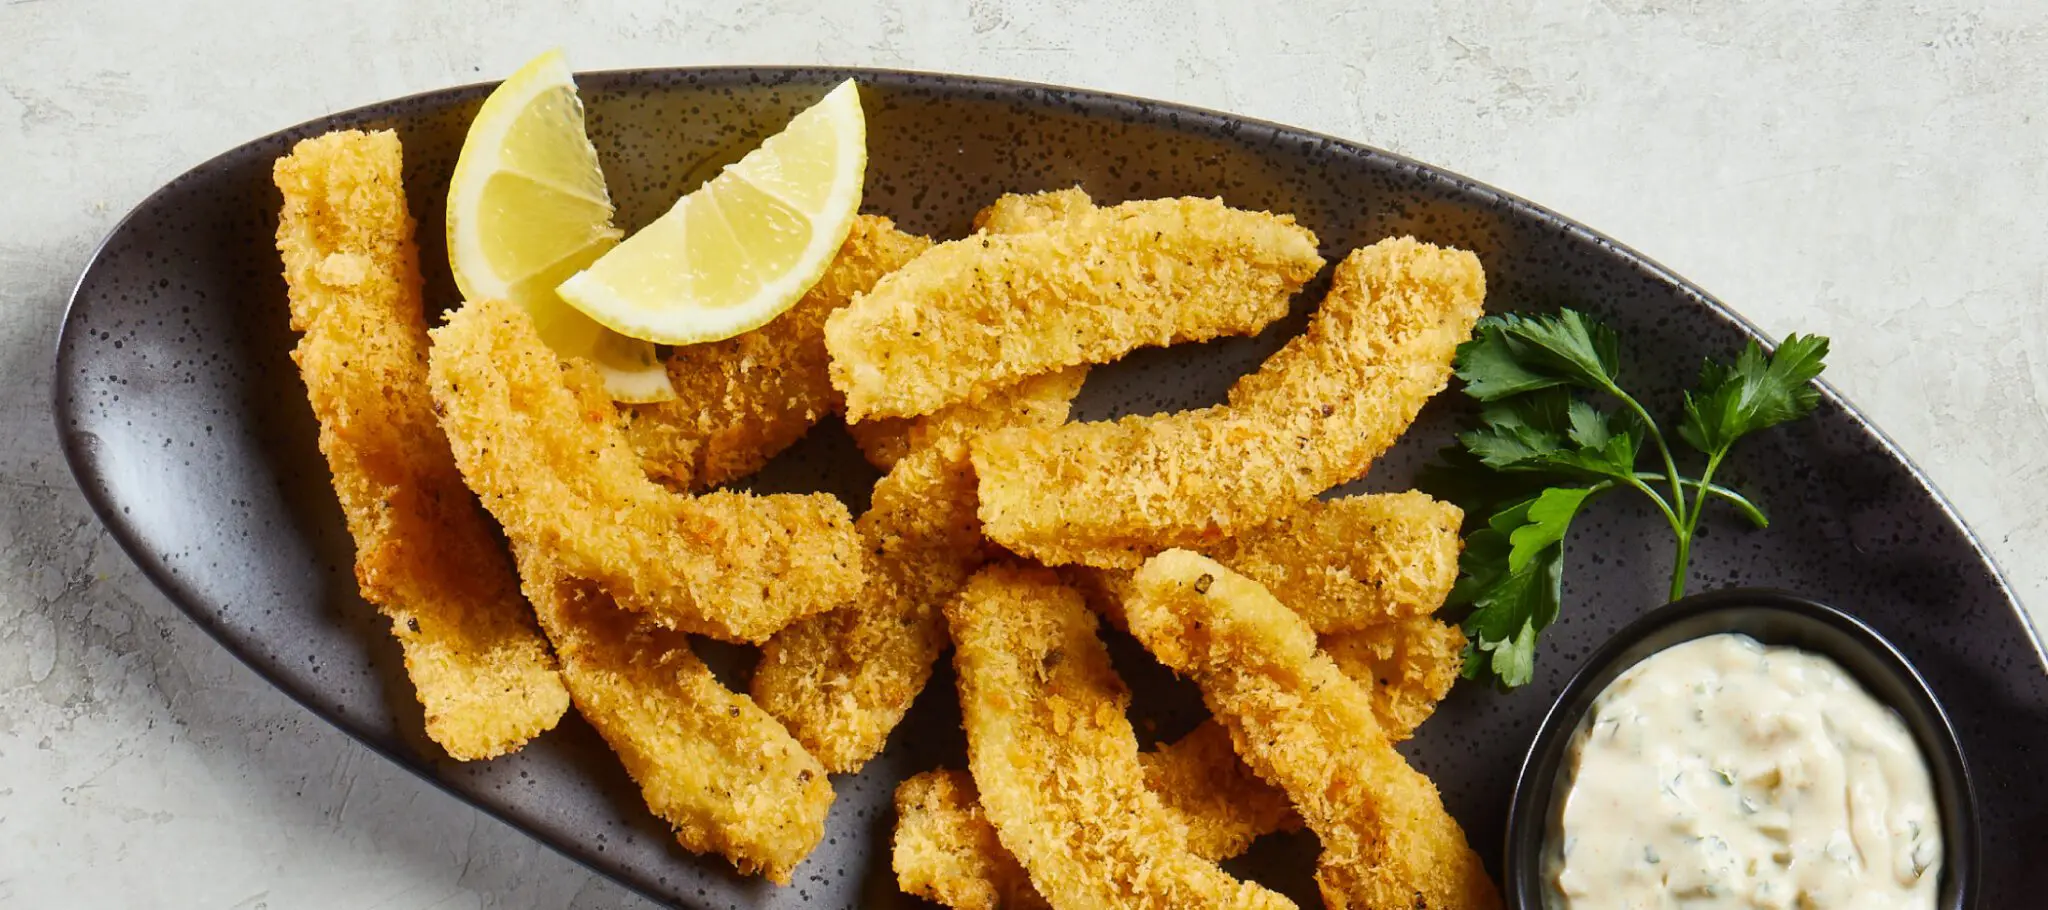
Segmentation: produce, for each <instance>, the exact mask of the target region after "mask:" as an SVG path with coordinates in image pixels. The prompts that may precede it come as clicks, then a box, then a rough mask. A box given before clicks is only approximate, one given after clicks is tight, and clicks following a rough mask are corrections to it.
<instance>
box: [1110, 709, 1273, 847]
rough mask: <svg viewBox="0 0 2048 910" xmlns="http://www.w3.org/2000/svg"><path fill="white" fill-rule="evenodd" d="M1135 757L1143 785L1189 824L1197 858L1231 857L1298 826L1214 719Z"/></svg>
mask: <svg viewBox="0 0 2048 910" xmlns="http://www.w3.org/2000/svg"><path fill="white" fill-rule="evenodd" d="M1139 759H1140V760H1141V761H1142V762H1144V764H1145V786H1146V787H1148V788H1150V789H1151V790H1152V792H1154V793H1157V794H1159V801H1160V803H1161V804H1163V805H1165V806H1166V811H1168V812H1170V813H1172V814H1173V815H1175V816H1177V817H1178V818H1179V819H1180V820H1181V823H1182V824H1184V825H1186V826H1187V829H1188V849H1189V850H1193V851H1194V852H1195V855H1197V856H1202V857H1206V858H1208V859H1214V860H1223V859H1229V858H1231V857H1233V856H1236V855H1238V854H1240V853H1243V852H1244V851H1245V848H1247V847H1250V846H1251V845H1252V841H1254V840H1256V839H1258V837H1259V836H1260V835H1262V834H1268V833H1271V832H1274V831H1286V830H1293V829H1295V828H1299V827H1301V818H1300V817H1299V816H1296V815H1295V814H1294V807H1293V806H1291V805H1289V804H1288V802H1287V794H1285V793H1282V792H1280V791H1279V790H1276V789H1274V788H1273V787H1272V786H1271V785H1269V784H1267V783H1266V782H1265V781H1262V780H1260V779H1259V778H1258V776H1257V775H1255V774H1253V773H1252V770H1251V769H1250V768H1248V767H1245V764H1244V762H1242V761H1240V760H1238V757H1237V752H1236V751H1234V750H1233V749H1232V748H1231V746H1230V731H1228V730H1225V729H1224V728H1223V725H1221V724H1218V723H1217V722H1215V721H1213V720H1210V721H1204V722H1203V723H1202V724H1201V725H1200V726H1197V727H1195V729H1193V730H1191V731H1189V732H1188V734H1187V735H1186V736H1183V737H1181V738H1180V739H1177V740H1175V741H1173V742H1170V743H1166V744H1163V745H1161V746H1160V747H1159V748H1157V749H1155V750H1153V751H1151V752H1145V753H1141V754H1140V755H1139Z"/></svg>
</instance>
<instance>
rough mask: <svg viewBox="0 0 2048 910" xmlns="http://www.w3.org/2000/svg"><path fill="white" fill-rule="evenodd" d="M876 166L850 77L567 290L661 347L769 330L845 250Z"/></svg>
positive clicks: (612, 323)
mask: <svg viewBox="0 0 2048 910" xmlns="http://www.w3.org/2000/svg"><path fill="white" fill-rule="evenodd" d="M867 164H868V152H867V120H866V118H865V117H864V116H863V115H862V113H861V108H860V93H859V92H858V91H856V90H855V88H854V84H853V81H852V80H850V79H849V80H847V81H846V82H843V83H840V85H839V87H838V88H835V89H833V90H832V91H831V92H830V93H828V94H827V95H826V96H825V97H824V98H823V99H822V100H820V101H819V102H818V103H817V104H815V105H812V106H811V107H810V108H809V109H807V110H805V111H803V112H802V113H800V114H797V115H796V117H795V118H794V119H792V120H791V121H790V122H789V125H788V126H787V127H784V128H783V130H782V132H780V133H777V134H775V135H773V136H770V137H768V139H767V141H765V142H763V143H761V147H760V148H757V149H755V150H753V151H752V152H749V153H747V155H746V157H744V158H741V159H740V160H739V161H736V162H734V163H733V164H732V165H730V166H728V167H726V168H725V170H723V171H721V172H720V173H719V175H718V176H716V177H713V178H712V179H711V180H710V182H708V183H706V184H704V185H703V186H701V187H698V188H697V189H696V190H694V191H692V192H691V193H690V194H689V195H687V196H684V197H683V198H682V199H681V200H679V201H678V202H676V204H675V207H674V208H672V209H670V210H669V211H668V213H667V214H665V215H662V216H661V217H660V218H658V219H655V221H654V223H652V224H649V225H648V226H646V227H645V228H642V229H640V231H639V232H637V233H635V234H634V235H633V236H632V237H629V238H627V239H626V242H624V243H621V244H619V246H618V248H617V249H614V250H612V251H611V252H609V253H606V254H604V256H603V257H602V258H600V259H598V260H597V261H596V262H595V263H593V264H592V265H591V266H590V267H589V268H587V269H584V270H583V271H581V272H578V273H576V274H575V275H574V276H572V277H570V278H569V279H568V280H567V281H564V282H562V284H561V285H560V286H559V287H558V288H557V290H558V291H559V292H560V293H561V295H562V298H563V299H564V300H567V301H569V303H571V304H573V305H574V306H575V307H576V308H577V309H579V310H582V311H583V312H584V313H586V314H588V315H589V316H590V317H591V318H592V319H595V320H597V321H598V322H600V323H603V324H604V325H605V326H607V327H609V328H611V329H613V330H614V331H617V332H618V333H620V334H622V335H626V336H628V337H632V338H642V339H646V340H648V341H653V342H658V343H661V344H695V343H698V342H704V341H718V340H720V339H724V338H731V337H733V336H734V335H738V334H741V333H742V332H747V331H750V330H753V329H756V328H759V327H760V326H761V325H763V324H765V323H766V322H768V320H770V319H774V318H775V317H776V316H778V315H781V314H782V313H783V311H785V310H788V309H789V308H790V307H792V306H794V305H795V304H796V302H797V301H798V300H799V299H801V298H802V297H803V295H804V292H806V291H809V290H810V289H811V286H812V285H814V284H816V283H817V282H818V278H819V277H820V276H822V275H823V274H824V273H825V267H826V266H828V265H830V264H831V263H832V257H833V256H834V255H836V254H837V253H838V252H839V246H840V244H843V243H845V242H846V234H847V232H848V231H849V230H851V229H852V227H853V219H854V215H855V214H856V213H857V212H859V210H860V195H861V182H862V180H863V179H864V178H865V177H866V174H867Z"/></svg>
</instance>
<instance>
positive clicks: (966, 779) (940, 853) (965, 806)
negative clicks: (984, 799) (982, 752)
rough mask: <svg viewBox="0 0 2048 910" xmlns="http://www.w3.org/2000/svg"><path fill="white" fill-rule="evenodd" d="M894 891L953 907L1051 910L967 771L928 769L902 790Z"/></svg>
mask: <svg viewBox="0 0 2048 910" xmlns="http://www.w3.org/2000/svg"><path fill="white" fill-rule="evenodd" d="M890 865H891V866H892V867H893V868H894V869H895V871H896V887H898V888H901V889H903V892H904V893H905V894H910V895H913V896H916V897H921V898H924V899H925V900H928V901H931V902H933V903H935V904H938V905H940V906H943V907H951V908H952V910H1050V908H1051V907H1052V905H1051V904H1048V903H1046V902H1045V898H1043V897H1040V896H1039V895H1038V890H1037V889H1036V888H1033V887H1031V878H1030V876H1028V875H1026V874H1025V873H1024V867H1023V866H1020V865H1017V858H1016V857H1015V856H1012V855H1010V851H1008V850H1005V849H1003V844H1002V841H1001V840H999V839H998V838H997V837H996V826H995V825H992V824H989V821H988V817H987V816H986V815H984V814H983V813H982V811H981V796H980V794H979V793H977V792H976V791H975V789H974V778H973V777H972V776H971V775H969V774H968V773H967V772H965V771H953V770H938V771H926V772H925V773H923V774H918V775H915V776H912V777H911V778H909V779H908V780H905V781H904V782H903V783H902V784H900V785H898V786H897V788H896V836H895V840H894V843H893V844H892V845H891V849H890Z"/></svg>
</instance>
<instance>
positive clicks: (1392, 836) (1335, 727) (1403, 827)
mask: <svg viewBox="0 0 2048 910" xmlns="http://www.w3.org/2000/svg"><path fill="white" fill-rule="evenodd" d="M1134 587H1135V590H1134V594H1133V596H1132V597H1131V599H1130V600H1129V601H1127V602H1126V603H1125V605H1124V607H1125V611H1126V613H1127V614H1128V616H1129V618H1130V623H1131V634H1132V635H1134V636H1136V637H1137V639H1138V641H1139V642H1141V643H1143V644H1144V645H1145V647H1146V648H1147V649H1148V650H1150V651H1151V652H1152V654H1153V656H1155V657H1157V658H1159V660H1160V661H1161V662H1162V663H1164V664H1166V665H1167V666H1168V667H1170V668H1172V669H1173V670H1174V671H1175V672H1177V673H1182V674H1185V675H1187V676H1189V677H1190V678H1192V679H1193V680H1194V681H1195V683H1196V685H1198V686H1200V687H1201V689H1202V697H1203V700H1204V701H1205V702H1207V703H1208V705H1209V709H1210V710H1211V711H1213V712H1215V714H1216V717H1217V719H1218V720H1220V721H1222V722H1223V724H1224V725H1225V726H1227V727H1228V728H1229V729H1230V733H1231V739H1232V741H1233V742H1234V743H1235V744H1236V747H1237V752H1238V754H1239V755H1241V756H1243V757H1244V759H1245V761H1246V762H1247V763H1248V764H1250V765H1251V766H1252V769H1253V770H1255V771H1257V772H1258V774H1259V776H1260V777H1262V778H1264V779H1266V780H1267V781H1269V782H1272V783H1275V784H1278V785H1279V786H1280V787H1281V789H1284V790H1286V791H1287V794H1288V796H1289V797H1290V798H1291V799H1292V800H1293V802H1294V807H1295V810H1296V811H1298V812H1300V813H1301V817H1302V819H1303V820H1304V821H1306V822H1307V823H1308V826H1309V828H1310V829H1311V830H1313V831H1314V832H1315V833H1316V837H1317V838H1318V839H1319V840H1320V841H1321V842H1322V846H1323V853H1322V856H1321V858H1320V859H1319V860H1318V862H1317V872H1316V881H1317V884H1318V885H1319V886H1320V887H1321V890H1322V894H1323V901H1324V902H1325V903H1326V904H1327V905H1329V906H1330V907H1333V908H1339V910H1341V908H1347V907H1358V908H1369V910H1413V908H1418V907H1427V908H1430V910H1490V908H1497V907H1499V906H1500V895H1499V893H1498V892H1497V891H1496V890H1495V888H1494V884H1493V881H1492V880H1491V879H1489V878H1488V877H1487V875H1486V869H1485V868H1484V866H1482V865H1481V863H1480V861H1479V855H1478V854H1477V853H1474V852H1473V851H1472V848H1471V846H1470V845H1469V844H1467V843H1466V840H1465V832H1464V830H1463V829H1461V828H1460V827H1459V826H1458V823H1457V821H1456V820H1455V819H1453V818H1451V816H1450V814H1449V813H1447V812H1445V811H1444V808H1443V800H1442V799H1441V797H1439V795H1438V794H1437V790H1436V785H1435V784H1433V783H1431V782H1430V780H1429V778H1428V777H1426V776H1424V775H1422V774H1421V773H1419V772H1417V771H1416V770H1415V769H1414V768H1412V767H1410V766H1409V765H1408V762H1407V760H1406V759H1404V758H1402V757H1401V754H1400V753H1399V752H1396V751H1394V746H1393V743H1391V742H1390V741H1389V740H1388V738H1387V737H1386V735H1385V734H1384V733H1382V732H1381V729H1380V723H1379V720H1378V718H1377V717H1375V715H1374V713H1373V711H1372V707H1371V697H1370V695H1369V693H1368V692H1367V690H1366V689H1365V687H1363V686H1362V685H1360V684H1359V683H1357V682H1354V681H1353V680H1351V679H1350V678H1349V677H1347V676H1345V675H1344V673H1343V672H1342V671H1340V670H1339V669H1338V667H1337V664H1336V663H1334V662H1333V661H1332V660H1331V659H1330V658H1329V657H1327V656H1325V655H1323V654H1320V653H1318V652H1317V650H1316V638H1315V632H1314V630H1312V629H1310V628H1309V625H1308V623H1307V622H1306V621H1304V620H1303V619H1302V618H1301V617H1300V616H1297V615H1295V613H1294V612H1293V611H1291V610H1289V609H1287V608H1286V607H1284V606H1282V605H1281V603H1280V602H1279V601H1278V600H1275V599H1274V598H1273V595H1272V594H1270V593H1268V592H1267V591H1266V589H1264V588H1262V587H1260V586H1259V585H1258V583H1257V582H1254V581H1252V580H1250V579H1248V578H1245V577H1244V576H1242V575H1239V574H1237V573H1235V572H1232V571H1230V570H1229V569H1226V568H1224V567H1223V566H1222V565H1220V564H1218V563H1217V562H1216V561H1214V560H1211V559H1209V558H1207V557H1204V556H1201V555H1200V554H1197V553H1192V552H1189V551H1187V550H1168V551H1166V552H1165V553H1161V554H1159V555H1158V556H1155V557H1153V558H1152V559H1150V560H1149V561H1147V562H1146V563H1145V565H1144V566H1143V567H1142V568H1140V569H1139V570H1138V574H1137V576H1136V578H1135V586H1134Z"/></svg>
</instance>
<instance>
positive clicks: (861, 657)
mask: <svg viewBox="0 0 2048 910" xmlns="http://www.w3.org/2000/svg"><path fill="white" fill-rule="evenodd" d="M855 527H856V529H857V530H858V531H859V533H860V537H861V541H862V543H863V544H864V547H865V553H864V555H866V556H867V557H868V560H869V568H868V573H867V574H868V584H867V587H866V588H865V589H863V590H862V591H861V592H860V594H859V595H858V596H857V597H856V598H855V599H854V600H853V602H851V603H848V604H846V605H844V606H841V607H837V608H835V609H832V610H829V611H826V612H824V613H821V614H819V615H816V616H812V617H809V618H806V619H803V620H801V621H799V622H797V623H795V624H794V625H791V626H790V627H789V628H787V629H784V630H782V632H781V633H779V634H777V635H776V636H775V637H774V638H771V639H769V640H768V643H767V645H766V646H765V647H763V648H762V652H761V663H760V666H759V667H757V668H756V669H755V671H754V681H753V686H752V692H753V695H754V699H755V700H756V701H758V702H760V704H761V706H762V707H763V708H765V709H767V711H768V713H769V714H772V715H774V716H775V717H776V718H778V719H780V720H781V721H782V722H783V724H784V725H785V726H787V727H788V728H789V731H790V732H791V733H793V734H795V736H796V738H797V740H798V741H800V742H802V743H803V744H804V746H805V747H806V748H808V749H810V750H811V751H812V752H813V753H815V754H816V755H817V756H818V758H819V759H820V760H821V761H823V762H824V763H825V767H826V768H828V769H830V770H832V771H834V772H852V771H857V770H860V766H861V765H862V764H863V763H865V762H866V761H867V760H868V759H870V758H872V757H874V755H875V753H877V752H880V751H881V750H882V746H883V744H884V743H885V742H886V741H887V740H888V738H889V732H890V731H891V730H894V729H896V724H897V722H898V721H901V720H902V719H903V714H904V712H906V711H908V710H910V703H911V702H912V701H914V700H916V698H917V694H918V693H919V692H922V691H924V685H925V683H926V682H928V681H929V680H930V679H931V675H932V663H933V662H934V661H936V660H938V657H939V654H940V652H942V651H944V650H945V647H946V629H945V624H944V621H943V618H942V617H941V615H940V613H939V609H940V606H941V605H942V604H944V602H945V600H946V598H948V597H951V596H952V595H953V592H954V591H956V590H958V589H959V588H960V584H961V583H962V582H964V581H966V580H967V575H968V573H970V572H972V571H974V567H975V565H976V564H978V563H979V562H980V557H981V546H982V542H981V524H980V522H979V521H977V520H976V519H975V517H974V473H973V472H972V471H971V470H970V469H969V468H968V464H967V453H966V448H965V447H964V446H961V445H959V444H954V445H951V446H940V447H935V448H927V449H919V450H917V451H915V452H912V453H911V454H910V455H908V456H906V457H905V458H904V459H903V460H902V461H899V462H897V463H896V466H895V467H894V468H891V469H890V471H889V473H888V475H887V476H885V477H883V478H882V479H881V481H880V482H879V483H876V484H875V492H874V497H873V500H872V502H871V504H870V505H869V507H868V511H867V512H866V513H865V514H863V515H861V517H860V520H859V521H858V522H856V523H855Z"/></svg>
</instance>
